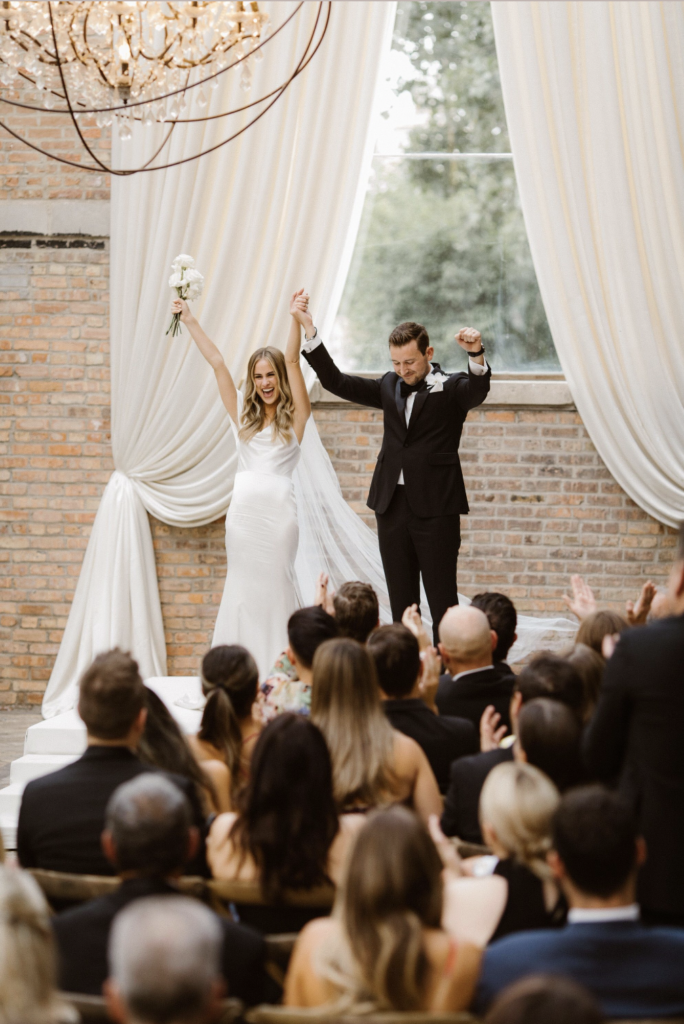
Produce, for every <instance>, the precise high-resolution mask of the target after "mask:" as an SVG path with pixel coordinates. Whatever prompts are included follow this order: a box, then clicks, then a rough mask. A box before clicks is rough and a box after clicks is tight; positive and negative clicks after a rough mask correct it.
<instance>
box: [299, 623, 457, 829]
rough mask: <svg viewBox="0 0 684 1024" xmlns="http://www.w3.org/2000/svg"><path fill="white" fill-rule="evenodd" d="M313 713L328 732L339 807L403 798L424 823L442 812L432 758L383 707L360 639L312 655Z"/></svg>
mask: <svg viewBox="0 0 684 1024" xmlns="http://www.w3.org/2000/svg"><path fill="white" fill-rule="evenodd" d="M311 719H312V721H313V722H314V723H315V724H316V725H317V726H318V728H319V729H320V730H321V732H322V733H323V735H324V736H325V739H326V743H327V744H328V749H329V750H330V756H331V758H332V766H333V787H334V792H335V800H336V801H337V806H338V810H339V812H340V813H341V814H342V813H359V812H363V811H366V810H369V809H370V808H372V807H380V806H383V805H387V804H392V803H406V804H408V805H409V806H411V807H413V808H414V809H415V810H416V811H417V812H418V814H420V816H421V817H422V818H423V820H424V821H425V822H426V823H427V821H428V820H429V817H430V815H431V814H441V813H442V798H441V796H440V794H439V788H438V786H437V781H436V779H435V776H434V773H433V771H432V768H431V767H430V762H429V761H428V759H427V757H426V756H425V753H424V751H423V749H422V747H420V746H419V745H418V744H417V743H416V741H415V740H413V739H411V737H410V736H405V735H404V733H402V732H398V731H397V730H396V729H393V728H392V726H391V725H390V723H389V720H388V719H387V716H386V715H385V712H384V711H383V709H382V703H381V700H380V687H379V685H378V678H377V674H376V671H375V663H374V661H373V659H372V657H371V655H370V654H369V653H368V650H367V649H366V647H365V646H363V645H362V644H360V643H359V642H358V641H357V640H351V639H348V638H342V637H341V638H338V639H335V640H326V641H325V643H322V644H321V646H320V647H319V648H318V650H317V651H316V654H315V655H314V660H313V682H312V686H311Z"/></svg>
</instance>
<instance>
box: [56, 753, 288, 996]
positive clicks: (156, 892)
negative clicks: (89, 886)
mask: <svg viewBox="0 0 684 1024" xmlns="http://www.w3.org/2000/svg"><path fill="white" fill-rule="evenodd" d="M197 843H198V835H197V830H196V829H195V828H194V827H193V826H192V819H191V815H190V807H189V805H188V801H187V800H186V798H185V797H184V796H183V794H182V793H181V792H180V791H179V790H178V788H177V787H176V786H174V785H173V784H172V783H171V782H169V780H168V779H166V778H164V777H163V776H162V775H160V774H151V773H149V774H146V775H142V776H140V777H138V778H137V779H132V780H131V781H130V782H127V783H125V784H124V785H123V786H120V787H119V788H118V789H117V790H116V792H115V793H114V795H113V796H112V798H111V799H110V801H109V803H108V805H107V819H106V824H105V831H104V833H103V835H102V846H103V849H104V851H105V853H106V854H107V857H108V858H109V860H110V861H111V863H112V865H113V866H114V868H115V869H116V872H117V874H118V875H119V876H120V878H121V885H120V886H119V888H118V889H117V890H116V891H115V892H112V893H110V894H109V895H107V896H100V897H98V898H97V899H93V900H89V901H88V902H87V903H82V904H81V905H80V906H78V907H74V908H73V909H70V910H65V911H63V912H62V913H61V914H58V915H57V917H55V918H54V920H53V927H54V930H55V936H56V938H57V945H58V948H59V962H60V968H59V974H60V986H61V988H62V990H63V991H68V992H84V993H89V994H91V995H99V994H100V993H101V992H102V985H103V982H104V981H105V979H106V977H107V944H108V941H109V935H110V931H111V927H112V922H113V920H114V918H115V917H116V915H117V914H118V913H119V911H120V910H122V909H123V908H124V907H127V906H128V905H129V904H131V903H134V902H135V901H136V900H140V899H141V898H143V897H146V896H163V897H165V898H169V897H172V896H174V895H176V894H177V893H178V889H177V888H176V884H175V883H176V882H177V880H178V878H179V877H180V875H182V874H183V868H184V866H185V864H186V863H187V862H188V861H189V860H191V859H192V857H193V855H194V852H195V849H196V847H197ZM216 920H217V922H219V925H220V929H221V933H222V936H223V953H222V958H221V963H222V970H223V975H224V977H225V979H226V982H227V984H228V991H229V992H230V994H231V995H234V996H238V997H239V998H240V999H244V1000H245V1001H246V1002H248V1003H258V1002H260V1001H261V1000H262V999H263V998H264V994H265V993H267V992H268V993H270V992H272V991H273V987H272V986H271V984H270V982H269V981H268V979H267V976H266V975H265V973H264V956H265V947H264V943H263V939H262V938H261V936H260V935H259V934H258V933H257V932H254V931H252V929H250V928H247V927H246V926H244V925H239V924H234V923H233V922H232V921H229V920H228V919H226V918H218V917H217V918H216Z"/></svg>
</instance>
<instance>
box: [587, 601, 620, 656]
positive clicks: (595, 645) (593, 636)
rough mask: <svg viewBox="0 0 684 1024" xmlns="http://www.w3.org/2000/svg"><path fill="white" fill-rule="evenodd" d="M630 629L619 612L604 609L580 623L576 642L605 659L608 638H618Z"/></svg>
mask: <svg viewBox="0 0 684 1024" xmlns="http://www.w3.org/2000/svg"><path fill="white" fill-rule="evenodd" d="M626 629H629V623H628V622H627V619H626V618H624V616H622V615H620V613H619V612H614V611H611V610H610V609H609V608H603V609H601V611H597V612H592V613H591V614H590V615H587V616H586V618H584V619H582V621H581V622H580V626H579V629H578V630H577V636H576V638H575V642H576V643H578V644H586V645H587V647H591V648H592V650H594V651H596V653H597V654H600V655H601V657H602V658H604V659H605V654H604V650H603V644H604V640H605V638H606V637H618V636H619V635H620V634H621V633H624V631H625V630H626Z"/></svg>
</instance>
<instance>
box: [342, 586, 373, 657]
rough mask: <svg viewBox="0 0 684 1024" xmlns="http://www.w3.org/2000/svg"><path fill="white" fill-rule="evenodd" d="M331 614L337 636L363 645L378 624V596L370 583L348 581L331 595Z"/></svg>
mask: <svg viewBox="0 0 684 1024" xmlns="http://www.w3.org/2000/svg"><path fill="white" fill-rule="evenodd" d="M332 614H333V615H334V616H335V622H336V623H337V632H338V636H346V637H349V638H350V639H351V640H358V641H359V643H360V644H365V642H366V640H367V639H368V637H369V636H370V634H371V632H372V631H373V630H374V629H375V628H376V627H377V626H378V625H379V623H380V607H379V604H378V595H377V594H376V593H375V591H374V590H373V588H372V587H371V585H370V583H361V582H360V581H359V580H350V581H349V582H348V583H343V584H342V586H341V587H340V588H339V590H337V591H336V592H335V593H334V594H333V597H332Z"/></svg>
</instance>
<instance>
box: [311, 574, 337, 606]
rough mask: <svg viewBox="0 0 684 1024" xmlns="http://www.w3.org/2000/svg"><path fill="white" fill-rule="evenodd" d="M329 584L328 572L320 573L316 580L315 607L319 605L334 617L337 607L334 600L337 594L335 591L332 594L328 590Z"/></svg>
mask: <svg viewBox="0 0 684 1024" xmlns="http://www.w3.org/2000/svg"><path fill="white" fill-rule="evenodd" d="M328 582H329V579H328V574H327V572H322V573H320V574H319V577H318V579H317V580H316V596H315V598H314V605H318V607H319V608H322V609H323V611H324V612H327V613H328V615H333V616H334V615H335V605H334V604H333V598H334V596H335V592H334V591H333V592H332V593H330V591H329V590H328Z"/></svg>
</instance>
